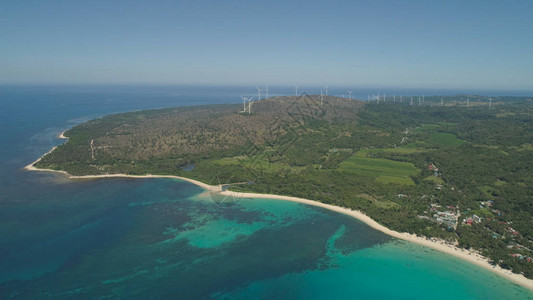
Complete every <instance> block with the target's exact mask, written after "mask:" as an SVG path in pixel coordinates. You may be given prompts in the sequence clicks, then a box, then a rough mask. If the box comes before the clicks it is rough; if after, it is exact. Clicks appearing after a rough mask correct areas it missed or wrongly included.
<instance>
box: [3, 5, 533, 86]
mask: <svg viewBox="0 0 533 300" xmlns="http://www.w3.org/2000/svg"><path fill="white" fill-rule="evenodd" d="M326 82H327V83H328V84H330V85H344V86H354V87H406V88H459V89H461V88H464V89H479V88H487V89H491V88H493V89H529V90H533V1H531V0H525V1H521V0H515V1H504V0H494V1H492V0H481V1H477V0H476V1H474V0H472V1H470V0H461V1H456V0H447V1H436V0H424V1H376V0H374V1H289V0H286V1H252V0H248V1H223V0H218V1H163V0H158V1H111V0H110V1H53V0H51V1H41V0H39V1H11V0H3V1H0V83H4V84H10V83H32V84H49V83H52V84H54V83H58V84H65V83H66V84H69V83H71V84H84V83H89V84H102V83H104V84H105V83H109V84H122V83H128V84H129V83H146V84H212V85H225V84H228V85H241V84H253V85H256V84H261V85H262V84H265V83H268V84H271V85H279V84H285V85H292V84H324V83H326Z"/></svg>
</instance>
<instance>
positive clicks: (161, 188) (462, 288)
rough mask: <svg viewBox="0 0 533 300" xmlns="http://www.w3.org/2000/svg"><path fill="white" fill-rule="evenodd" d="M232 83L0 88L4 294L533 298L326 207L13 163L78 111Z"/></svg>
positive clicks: (26, 158) (30, 155) (149, 102)
mask: <svg viewBox="0 0 533 300" xmlns="http://www.w3.org/2000/svg"><path fill="white" fill-rule="evenodd" d="M239 93H240V91H239V90H224V89H222V90H220V89H219V90H217V89H215V88H211V89H209V88H166V89H161V88H153V89H148V88H144V89H136V90H133V91H131V90H130V89H125V88H115V89H112V88H109V87H107V88H95V87H91V88H88V87H76V88H73V87H69V88H60V87H56V88H27V87H26V88H24V87H9V88H8V87H2V88H0V101H1V102H0V103H1V106H0V125H1V128H2V130H1V131H0V138H1V141H2V147H1V148H0V166H1V168H0V205H1V209H0V237H1V239H0V298H1V299H68V298H72V299H79V298H96V299H98V298H127V299H135V298H136V299H145V298H155V299H161V298H165V299H168V298H188V299H205V298H221V299H250V298H262V299H287V298H288V299H298V298H299V299H459V298H460V299H533V293H532V292H531V291H528V290H526V289H524V288H522V287H519V286H517V285H515V284H513V283H511V282H509V281H507V280H505V279H503V278H501V277H499V276H497V275H495V274H493V273H491V272H489V271H486V270H484V269H481V268H479V267H476V266H474V265H471V264H468V263H466V262H463V261H461V260H459V259H456V258H454V257H450V256H448V255H445V254H441V253H439V252H436V251H434V250H431V249H428V248H424V247H421V246H418V245H414V244H411V243H407V242H404V241H400V240H397V239H394V238H390V237H388V236H386V235H384V234H382V233H380V232H378V231H375V230H373V229H372V228H369V227H368V226H366V225H364V224H363V223H361V222H359V221H358V220H356V219H353V218H350V217H347V216H344V215H340V214H337V213H334V212H330V211H327V210H324V209H321V208H317V207H311V206H305V205H303V204H299V203H292V202H286V201H280V200H267V199H236V201H233V199H228V201H225V202H222V204H220V201H218V200H217V199H215V201H213V200H212V199H211V197H210V196H209V194H206V193H205V192H204V191H203V190H202V189H201V188H199V187H197V186H195V185H192V184H190V183H187V182H183V181H180V180H174V179H126V178H107V179H98V180H76V181H72V180H68V179H66V178H65V177H64V176H62V175H57V174H51V173H43V172H27V171H24V170H22V167H23V166H24V165H26V164H28V163H30V162H31V161H33V160H35V159H36V158H37V157H39V156H40V155H41V154H42V153H44V152H46V151H47V150H49V149H50V148H51V147H52V146H54V145H57V144H58V143H60V142H61V141H60V140H58V139H57V138H56V136H57V134H58V133H59V132H61V131H62V130H63V129H66V128H68V127H71V126H73V125H74V124H76V123H79V122H82V121H84V120H87V119H90V118H94V117H97V116H101V115H104V114H108V113H112V112H118V111H127V110H135V109H144V108H152V107H164V106H175V105H191V104H203V103H221V102H228V101H232V100H233V98H237V96H238V94H239ZM234 94H235V97H233V95H234Z"/></svg>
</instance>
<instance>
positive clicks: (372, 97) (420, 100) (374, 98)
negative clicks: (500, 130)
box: [368, 94, 492, 107]
mask: <svg viewBox="0 0 533 300" xmlns="http://www.w3.org/2000/svg"><path fill="white" fill-rule="evenodd" d="M424 98H425V96H424V95H422V97H418V106H421V105H422V104H424V100H425V99H424ZM380 100H381V101H382V102H383V103H385V102H387V95H386V94H383V98H382V97H381V96H380V94H377V95H368V102H370V101H376V103H377V104H379V101H380ZM392 101H393V102H396V95H394V96H393V100H392ZM399 102H400V103H403V96H400V99H399ZM413 102H414V97H413V96H411V101H410V105H411V106H413ZM440 106H444V97H441V98H440ZM466 106H467V107H469V106H470V99H469V98H468V97H466ZM489 107H492V98H489Z"/></svg>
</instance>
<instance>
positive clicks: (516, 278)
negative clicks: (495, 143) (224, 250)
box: [24, 133, 533, 290]
mask: <svg viewBox="0 0 533 300" xmlns="http://www.w3.org/2000/svg"><path fill="white" fill-rule="evenodd" d="M59 138H63V139H68V138H67V137H65V136H64V135H63V133H61V134H60V135H59ZM55 148H56V147H54V148H52V150H50V151H48V152H47V153H45V154H44V155H43V156H41V157H40V158H39V159H37V160H36V161H35V162H33V163H31V164H29V165H27V166H26V167H24V168H25V169H26V170H29V171H44V172H56V173H61V174H64V175H66V176H68V178H70V179H96V178H113V177H125V178H173V179H180V180H184V181H188V182H190V183H193V184H195V185H198V186H200V187H202V188H204V189H206V190H209V191H213V192H218V193H220V194H222V195H227V196H231V195H238V197H242V198H263V199H277V200H285V201H292V202H298V203H303V204H306V205H312V206H316V207H322V208H325V209H328V210H331V211H335V212H338V213H341V214H344V215H348V216H351V217H354V218H356V219H358V220H360V221H361V222H363V223H365V224H367V225H368V226H370V227H372V228H374V229H376V230H379V231H381V232H383V233H385V234H387V235H390V236H392V237H395V238H398V239H402V240H405V241H409V242H412V243H415V244H418V245H422V246H425V247H428V248H431V249H434V250H437V251H440V252H442V253H446V254H449V255H453V256H455V257H458V258H460V259H463V260H466V261H468V262H470V263H472V264H475V265H477V266H480V267H482V268H484V269H487V270H490V271H492V272H494V273H496V274H498V275H500V276H503V277H505V278H507V279H508V280H510V281H512V282H514V283H517V284H519V285H521V286H523V287H525V288H528V289H530V290H533V280H531V279H527V278H525V277H524V276H522V275H519V274H514V273H512V272H511V271H509V270H505V269H502V268H501V267H499V266H493V265H491V264H490V263H489V262H488V259H487V258H485V257H483V256H482V255H480V254H479V253H477V252H474V251H468V250H465V249H460V248H457V247H455V246H453V245H450V244H447V243H446V242H444V241H442V240H438V239H426V238H425V237H418V236H416V235H413V234H408V233H401V232H397V231H394V230H390V229H388V228H387V227H385V226H383V225H381V224H379V223H378V222H376V221H375V220H373V219H372V218H370V217H369V216H367V215H365V214H364V213H362V212H360V211H356V210H352V209H349V208H344V207H340V206H335V205H331V204H326V203H322V202H319V201H314V200H308V199H303V198H298V197H290V196H280V195H272V194H257V193H236V192H232V191H222V189H221V186H214V185H208V184H205V183H203V182H200V181H198V180H194V179H190V178H186V177H181V176H173V175H151V174H148V175H127V174H109V175H85V176H73V175H70V174H68V173H67V172H65V171H57V170H51V169H38V168H36V167H35V166H34V164H36V163H37V162H39V161H40V160H41V159H42V158H43V157H44V156H45V155H46V154H48V153H50V152H52V151H54V149H55Z"/></svg>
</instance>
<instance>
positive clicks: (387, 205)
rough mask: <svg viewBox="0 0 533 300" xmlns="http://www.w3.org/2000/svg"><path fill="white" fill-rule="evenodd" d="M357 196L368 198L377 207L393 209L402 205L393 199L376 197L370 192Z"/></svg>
mask: <svg viewBox="0 0 533 300" xmlns="http://www.w3.org/2000/svg"><path fill="white" fill-rule="evenodd" d="M356 197H358V198H363V199H365V200H368V201H370V202H371V203H372V204H373V205H375V206H376V207H379V208H383V209H393V208H395V209H396V208H399V207H400V206H401V205H400V204H398V203H396V202H393V201H390V200H380V199H376V198H375V197H372V196H371V195H368V194H359V195H357V196H356Z"/></svg>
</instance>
